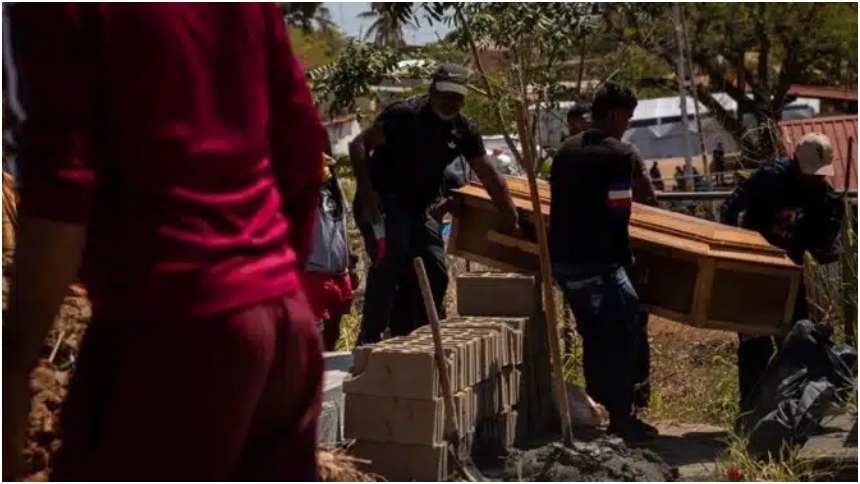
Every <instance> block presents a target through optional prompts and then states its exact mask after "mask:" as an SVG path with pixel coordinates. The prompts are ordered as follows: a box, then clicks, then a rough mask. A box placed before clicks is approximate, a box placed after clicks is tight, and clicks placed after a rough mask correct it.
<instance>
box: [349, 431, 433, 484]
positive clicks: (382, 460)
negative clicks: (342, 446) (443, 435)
mask: <svg viewBox="0 0 860 484" xmlns="http://www.w3.org/2000/svg"><path fill="white" fill-rule="evenodd" d="M352 454H353V455H354V456H355V457H357V458H359V459H363V460H367V461H370V464H368V465H363V466H362V467H364V470H366V471H369V472H372V473H374V474H378V475H380V476H382V477H384V478H385V479H387V480H389V481H399V482H404V481H419V482H439V481H444V480H446V479H447V477H448V452H447V445H446V444H440V445H434V446H423V445H403V444H386V443H380V442H370V441H365V440H358V441H356V443H355V445H354V446H353V448H352Z"/></svg>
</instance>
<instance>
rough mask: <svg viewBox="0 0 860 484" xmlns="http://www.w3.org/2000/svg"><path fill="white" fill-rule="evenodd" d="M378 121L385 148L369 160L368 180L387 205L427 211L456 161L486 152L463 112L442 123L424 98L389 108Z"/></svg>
mask: <svg viewBox="0 0 860 484" xmlns="http://www.w3.org/2000/svg"><path fill="white" fill-rule="evenodd" d="M376 122H377V123H381V124H382V127H383V132H384V133H385V144H384V145H382V146H380V147H379V148H377V149H375V150H374V152H373V154H372V156H371V159H370V179H371V183H372V184H373V188H374V190H376V192H377V193H379V194H380V196H381V198H382V199H383V203H397V204H398V205H400V206H403V207H406V208H410V209H417V210H424V209H426V208H427V207H429V206H430V205H431V204H432V203H433V202H434V201H435V200H436V199H437V197H438V196H439V193H440V190H441V188H442V181H443V174H444V172H445V168H446V167H447V166H448V165H449V164H450V163H451V162H452V161H454V159H456V158H457V157H458V156H463V157H464V158H465V159H472V158H475V157H478V156H484V154H485V151H484V143H483V141H482V139H481V135H480V134H479V133H478V130H477V128H476V127H475V125H474V123H472V122H471V121H469V119H468V118H466V117H465V116H463V115H462V114H459V115H457V117H456V118H454V119H453V120H452V121H447V122H446V121H442V120H441V119H439V118H438V117H437V116H436V115H435V114H434V113H433V112H432V110H431V109H430V106H429V99H428V98H427V97H426V96H424V97H418V98H411V99H407V100H405V101H401V102H397V103H394V104H392V105H390V106H388V107H387V108H386V109H385V110H384V111H383V112H382V114H380V115H379V117H378V118H377V120H376Z"/></svg>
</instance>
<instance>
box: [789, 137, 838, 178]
mask: <svg viewBox="0 0 860 484" xmlns="http://www.w3.org/2000/svg"><path fill="white" fill-rule="evenodd" d="M794 158H795V159H796V160H797V164H798V166H799V167H800V171H802V172H803V173H805V174H807V175H820V176H833V173H834V172H833V148H832V147H831V145H830V138H828V137H827V136H825V135H823V134H821V133H807V134H805V135H803V138H800V141H799V142H798V143H797V147H795V149H794Z"/></svg>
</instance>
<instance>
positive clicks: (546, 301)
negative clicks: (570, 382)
mask: <svg viewBox="0 0 860 484" xmlns="http://www.w3.org/2000/svg"><path fill="white" fill-rule="evenodd" d="M514 115H515V116H516V118H517V131H518V132H519V137H520V144H521V146H522V147H523V169H525V171H526V175H527V176H528V179H529V195H530V197H531V200H532V212H533V215H534V219H535V231H536V232H537V239H538V246H539V247H540V270H541V282H542V284H543V288H542V289H543V310H544V313H546V338H547V344H548V346H549V354H550V361H551V362H552V377H553V387H554V390H555V401H556V402H557V403H558V407H559V409H558V410H559V413H560V414H561V436H562V440H563V441H564V443H565V445H567V446H570V445H572V444H573V435H572V431H571V426H570V407H568V403H567V391H566V388H565V386H564V375H563V373H562V365H561V352H560V350H559V343H558V321H557V318H556V314H555V292H554V291H553V285H552V280H553V279H552V268H551V267H550V261H549V245H548V243H547V240H546V224H545V223H544V220H543V214H542V212H541V204H540V194H539V193H538V185H537V173H536V172H535V166H536V164H535V160H534V153H535V150H534V144H533V141H532V139H531V136H530V135H529V130H528V125H527V124H526V108H525V105H524V104H523V101H522V100H517V101H515V102H514Z"/></svg>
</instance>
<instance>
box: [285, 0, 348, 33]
mask: <svg viewBox="0 0 860 484" xmlns="http://www.w3.org/2000/svg"><path fill="white" fill-rule="evenodd" d="M278 6H279V7H280V9H281V12H282V13H283V14H284V21H285V22H286V23H287V25H289V26H290V27H297V28H301V29H302V30H304V31H306V32H308V31H311V30H314V28H315V27H316V29H317V30H321V31H327V30H332V29H334V28H335V25H334V22H332V20H331V12H329V10H328V8H326V7H325V6H324V5H323V2H282V3H279V4H278Z"/></svg>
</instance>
